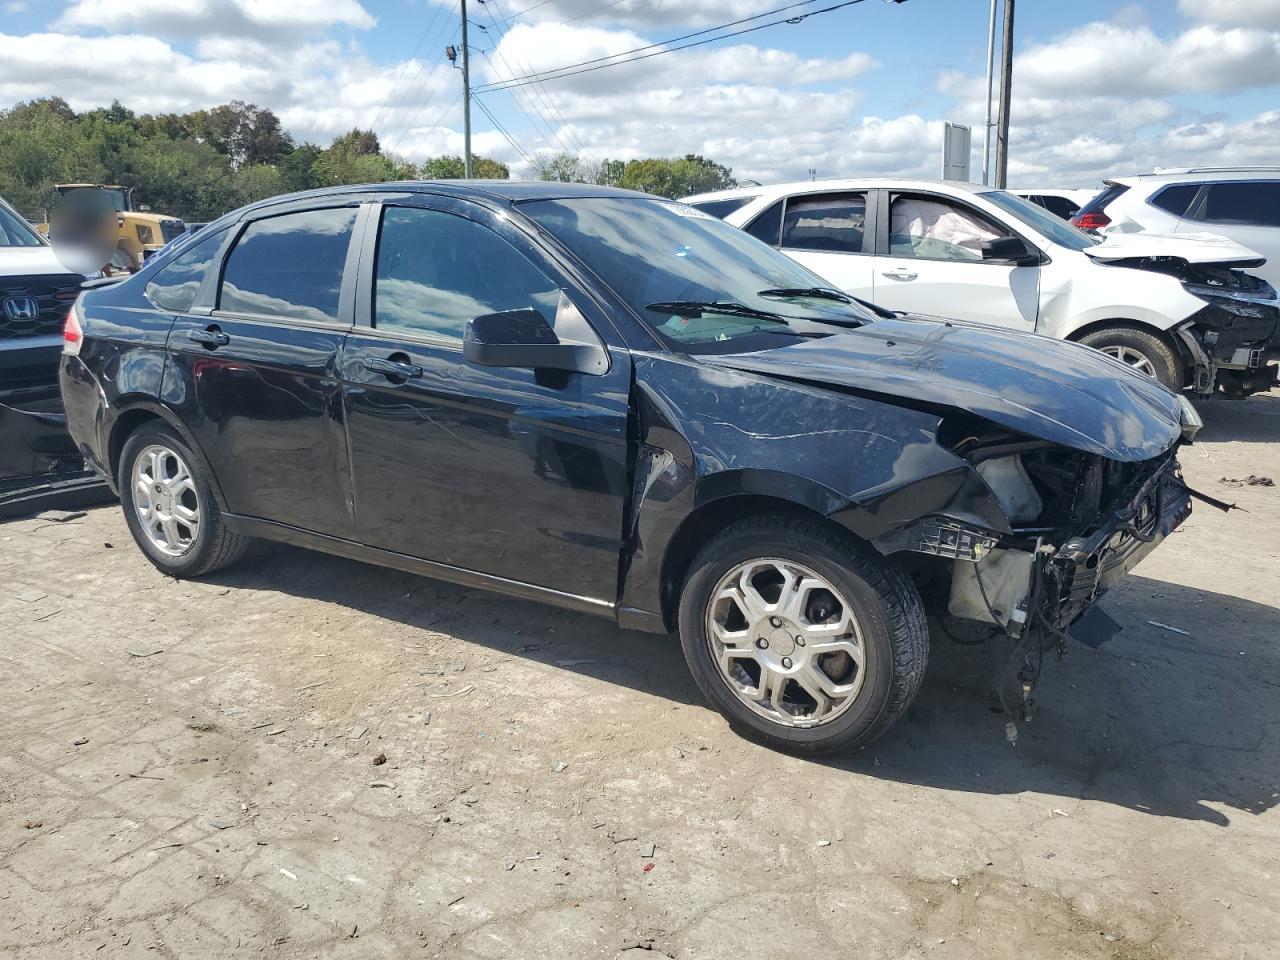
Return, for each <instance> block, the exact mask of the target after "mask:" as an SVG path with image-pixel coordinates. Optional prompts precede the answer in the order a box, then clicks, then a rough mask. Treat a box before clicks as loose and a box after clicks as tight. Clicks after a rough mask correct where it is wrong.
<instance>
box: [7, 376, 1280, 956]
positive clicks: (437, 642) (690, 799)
mask: <svg viewBox="0 0 1280 960" xmlns="http://www.w3.org/2000/svg"><path fill="white" fill-rule="evenodd" d="M1204 413H1205V417H1206V419H1207V420H1208V422H1209V427H1208V428H1207V429H1206V431H1205V442H1203V443H1201V444H1199V445H1197V446H1196V447H1194V448H1192V449H1190V450H1187V451H1186V452H1185V456H1184V460H1185V463H1186V471H1187V474H1188V476H1189V479H1190V480H1191V482H1192V483H1193V484H1195V485H1198V486H1200V487H1201V488H1203V489H1205V490H1206V491H1209V492H1211V493H1213V494H1216V495H1218V496H1223V497H1227V498H1230V499H1235V500H1237V501H1238V502H1239V503H1240V505H1241V506H1243V507H1244V508H1246V509H1247V510H1248V512H1247V513H1244V512H1236V513H1233V514H1231V515H1229V516H1225V517H1224V516H1222V515H1220V514H1218V513H1216V512H1215V511H1212V510H1210V509H1207V508H1204V507H1199V508H1197V511H1196V514H1195V516H1194V517H1193V518H1192V519H1191V521H1190V522H1189V523H1188V524H1187V525H1186V527H1185V528H1184V529H1183V530H1182V531H1181V532H1180V533H1178V534H1176V535H1175V536H1173V537H1172V538H1171V539H1170V541H1169V542H1168V543H1167V544H1165V545H1164V547H1163V548H1162V549H1161V550H1159V551H1157V553H1156V554H1155V555H1154V556H1153V557H1151V558H1150V559H1148V560H1147V561H1146V562H1145V563H1144V564H1143V565H1142V566H1141V567H1140V568H1139V569H1138V570H1137V572H1136V573H1135V574H1134V575H1133V576H1132V577H1131V578H1130V579H1129V580H1128V581H1127V583H1126V584H1125V585H1124V587H1123V588H1122V589H1120V590H1118V591H1117V592H1115V593H1113V594H1112V595H1111V596H1110V597H1108V598H1107V599H1106V601H1104V602H1105V606H1106V609H1107V610H1108V611H1109V612H1110V613H1111V614H1112V616H1114V617H1115V618H1116V619H1117V620H1119V621H1120V622H1121V623H1122V624H1123V625H1124V627H1125V629H1124V631H1123V632H1122V633H1121V634H1120V635H1119V636H1118V637H1117V638H1116V639H1115V640H1113V641H1112V642H1111V643H1109V644H1107V645H1105V646H1104V647H1102V648H1101V649H1098V650H1093V649H1089V648H1087V647H1083V646H1080V645H1073V647H1072V649H1071V651H1070V654H1069V656H1068V657H1067V659H1066V661H1065V662H1063V663H1061V664H1059V663H1056V662H1051V663H1050V664H1049V665H1048V667H1047V668H1046V678H1045V681H1044V683H1043V685H1042V688H1041V691H1040V705H1041V712H1040V716H1039V717H1038V719H1037V720H1036V722H1035V723H1033V724H1032V725H1030V726H1029V727H1027V728H1026V729H1024V731H1023V734H1022V737H1021V740H1020V741H1019V743H1018V744H1017V746H1016V747H1015V746H1010V745H1009V744H1008V743H1006V742H1005V739H1004V735H1003V730H1002V721H1001V719H1000V718H999V717H997V716H996V715H994V714H993V713H992V711H991V709H990V707H991V698H990V694H989V690H990V684H989V678H990V676H991V675H992V674H993V672H994V671H995V669H996V667H997V665H998V664H999V663H1000V661H1001V660H1002V658H1003V656H1004V650H1003V649H1002V647H1001V645H997V644H989V645H987V646H986V647H981V648H961V647H957V646H955V645H949V644H946V643H937V644H935V649H934V652H933V659H932V662H931V663H930V667H929V673H928V680H927V682H926V685H925V688H924V690H923V692H922V694H921V696H920V698H919V700H918V701H917V703H916V706H915V708H914V709H913V710H912V712H911V714H910V715H909V717H908V719H907V720H906V721H905V722H904V723H902V724H901V725H900V726H898V727H897V728H896V729H895V730H894V731H892V732H891V733H890V734H889V735H888V736H887V737H885V738H884V739H883V740H882V741H880V742H879V743H877V744H875V745H874V746H873V747H871V748H870V749H868V750H867V751H865V752H863V753H861V754H858V755H855V756H851V757H847V758H845V759H842V760H838V761H834V762H826V763H814V762H806V761H802V760H797V759H793V758H790V757H786V756H781V755H777V754H774V753H771V752H769V751H767V750H764V749H762V748H760V747H757V746H754V745H752V744H749V743H746V742H744V741H742V740H740V739H738V738H737V737H735V736H734V735H733V734H731V733H730V732H729V731H728V729H727V728H726V726H725V724H724V722H723V721H722V720H721V719H720V718H719V716H718V715H716V714H714V713H712V712H711V711H709V710H708V709H707V708H706V707H705V706H703V705H702V704H701V703H700V701H699V699H698V696H697V693H696V691H695V689H694V686H693V684H692V682H691V681H690V680H689V678H688V676H687V674H686V671H685V668H684V664H683V662H682V660H681V659H680V655H679V651H678V648H677V646H676V644H675V643H674V642H673V641H671V640H668V639H665V638H655V637H647V636H641V635H635V634H620V633H619V632H618V631H617V630H616V629H614V628H612V627H610V626H609V625H608V624H607V623H605V622H603V621H598V620H594V619H589V618H586V617H579V616H575V615H570V614H564V613H560V612H557V611H554V610H549V609H544V608H540V607H537V606H534V605H532V604H527V603H520V602H514V601H510V600H505V599H501V598H496V597H492V596H488V595H485V594H480V593H474V592H467V591H464V590H461V589H458V588H455V587H452V586H447V585H442V584H439V583H435V582H432V581H428V580H422V579H416V578H414V577H411V576H408V575H404V574H400V573H395V572H391V571H387V570H381V569H376V568H373V567H367V566H362V565H359V564H355V563H350V562H347V561H343V560H337V559H332V558H327V557H323V556H319V555H316V554H311V553H306V552H303V551H300V550H293V549H287V548H282V547H264V548H261V549H259V550H257V551H256V552H255V553H254V554H252V555H251V556H250V557H249V558H248V559H247V560H246V561H245V562H244V563H242V565H240V566H239V567H237V568H235V569H234V570H231V571H226V572H224V573H222V574H219V575H217V576H214V577H212V578H210V579H209V580H207V581H205V582H198V583H197V582H187V583H178V582H174V581H170V580H167V579H165V578H163V577H162V576H160V575H159V574H158V573H156V572H155V571H154V570H153V569H152V568H151V566H150V565H148V564H147V563H146V562H145V561H144V560H143V559H142V557H141V556H140V554H139V553H138V552H137V550H136V548H135V547H134V546H133V544H132V542H131V541H130V539H129V535H128V533H127V532H126V529H125V525H124V523H123V521H122V519H121V517H120V515H119V512H118V509H117V508H114V507H107V508H101V509H96V510H93V511H92V512H90V513H89V515H88V516H87V517H85V518H83V519H80V520H75V521H72V522H70V523H54V522H48V521H42V520H23V521H14V522H10V523H7V524H4V525H0V627H2V628H3V629H2V631H0V957H3V958H5V960H18V958H22V960H31V958H58V960H63V958H69V957H166V958H201V960H215V958H222V957H254V956H270V957H280V958H295V957H296V958H303V957H324V958H356V957H359V958H368V957H396V958H404V957H417V956H422V957H436V956H440V957H458V958H462V957H472V958H479V957H520V958H526V957H527V958H535V957H548V958H574V957H606V958H612V957H617V956H629V957H639V956H643V955H644V954H643V953H642V952H641V949H642V948H643V947H652V948H653V949H654V950H657V951H661V952H663V953H666V954H669V955H671V956H675V957H682V958H684V957H689V958H692V957H760V958H772V957H813V958H818V957H823V958H825V957H858V958H859V960H875V958H881V957H884V958H915V957H930V958H933V957H936V958H962V957H963V958H968V957H982V958H1011V960H1012V958H1019V960H1025V958H1040V957H1044V958H1050V957H1053V958H1111V957H1114V958H1125V960H1149V958H1187V960H1192V958H1194V960H1210V958H1232V960H1241V958H1259V960H1260V958H1274V957H1277V956H1280V811H1277V809H1276V806H1277V803H1278V802H1280V786H1278V783H1280V745H1278V744H1277V741H1276V734H1277V732H1278V731H1280V658H1278V657H1277V650H1276V644H1277V636H1278V635H1280V510H1278V509H1277V507H1278V506H1280V487H1260V486H1244V487H1240V488H1238V489H1236V488H1233V487H1230V486H1228V485H1224V484H1223V483H1222V482H1221V479H1222V478H1224V477H1227V478H1237V477H1238V478H1242V477H1245V476H1247V475H1249V474H1262V475H1267V476H1271V477H1273V478H1275V479H1277V481H1280V443H1277V441H1280V396H1271V397H1267V398H1255V399H1253V400H1250V401H1248V402H1244V403H1238V404H1230V403H1226V402H1220V401H1215V402H1211V403H1208V404H1206V405H1205V407H1204ZM1149 620H1156V621H1159V622H1162V623H1165V624H1168V625H1169V626H1172V627H1176V628H1177V632H1174V631H1170V630H1166V629H1163V628H1160V627H1156V626H1152V625H1150V624H1148V622H1147V621H1149ZM379 755H385V757H386V762H385V763H384V764H377V763H376V762H375V759H376V758H377V757H378V756H379ZM650 852H652V856H651V857H646V854H647V853H650ZM636 945H638V946H636Z"/></svg>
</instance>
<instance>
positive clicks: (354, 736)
mask: <svg viewBox="0 0 1280 960" xmlns="http://www.w3.org/2000/svg"><path fill="white" fill-rule="evenodd" d="M368 732H369V728H368V727H360V726H355V727H352V728H351V729H350V730H349V731H348V732H347V739H348V740H359V739H360V738H361V737H363V736H364V735H365V734H366V733H368Z"/></svg>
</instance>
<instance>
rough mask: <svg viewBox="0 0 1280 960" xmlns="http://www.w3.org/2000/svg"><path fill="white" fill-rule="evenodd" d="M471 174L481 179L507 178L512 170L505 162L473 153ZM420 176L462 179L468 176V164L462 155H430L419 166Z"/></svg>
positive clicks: (438, 178)
mask: <svg viewBox="0 0 1280 960" xmlns="http://www.w3.org/2000/svg"><path fill="white" fill-rule="evenodd" d="M471 174H472V176H474V177H476V178H477V179H480V180H507V179H509V178H510V177H511V170H510V169H509V168H508V167H507V165H506V164H505V163H500V162H499V161H497V160H493V159H490V158H489V157H481V156H478V155H473V156H472V157H471ZM418 176H420V177H421V178H422V179H423V180H461V179H462V178H463V177H465V176H466V164H465V163H464V162H463V159H462V157H452V156H439V157H428V158H427V159H426V160H425V161H423V164H422V166H421V167H420V168H419V170H418Z"/></svg>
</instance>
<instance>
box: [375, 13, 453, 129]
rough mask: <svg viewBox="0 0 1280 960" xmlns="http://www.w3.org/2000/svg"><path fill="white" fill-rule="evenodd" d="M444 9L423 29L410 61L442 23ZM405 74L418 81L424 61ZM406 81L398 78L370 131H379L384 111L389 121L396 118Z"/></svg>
mask: <svg viewBox="0 0 1280 960" xmlns="http://www.w3.org/2000/svg"><path fill="white" fill-rule="evenodd" d="M444 9H445V8H444V7H437V8H436V12H435V15H434V16H433V17H431V19H430V20H429V21H428V22H427V26H426V27H425V28H423V31H422V33H421V34H420V35H419V36H418V42H417V43H416V44H415V45H414V48H413V52H412V53H410V54H409V59H410V60H412V59H413V58H414V56H415V55H416V54H417V52H418V51H419V50H421V49H422V44H423V42H424V41H425V40H426V39H427V34H428V33H430V32H431V30H432V28H434V27H435V25H436V24H437V23H439V22H440V17H441V15H442V14H443V13H444ZM442 28H443V24H442ZM405 73H406V74H407V73H413V76H414V79H417V77H418V76H419V75H420V74H421V73H422V61H421V60H419V61H418V62H417V70H416V71H410V70H407V71H405ZM404 80H405V74H401V75H400V76H398V77H396V82H395V84H394V85H393V86H392V88H391V92H390V93H389V94H388V95H387V100H386V102H384V103H382V104H380V105H379V106H378V109H377V111H376V112H375V113H374V115H373V120H371V121H370V122H369V129H371V130H373V131H375V132H376V131H377V129H378V123H379V121H380V120H381V119H382V115H383V111H384V110H386V111H387V119H388V120H390V119H391V118H392V117H394V116H395V111H396V109H398V108H399V107H400V106H401V105H402V104H403V98H404V96H405V95H406V94H407V93H408V91H409V88H408V87H406V88H405V90H404V91H403V92H401V91H400V84H401V83H403V82H404ZM410 83H412V81H410ZM397 94H399V97H400V99H399V101H398V102H396V103H395V105H392V104H391V102H392V101H393V100H396V99H397Z"/></svg>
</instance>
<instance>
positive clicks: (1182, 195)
mask: <svg viewBox="0 0 1280 960" xmlns="http://www.w3.org/2000/svg"><path fill="white" fill-rule="evenodd" d="M1199 192H1200V184H1198V183H1179V184H1175V185H1174V186H1172V187H1165V188H1164V189H1163V190H1161V191H1160V192H1159V193H1157V194H1156V195H1155V196H1154V197H1152V198H1151V205H1152V206H1154V207H1159V208H1160V209H1161V210H1164V211H1165V212H1166V213H1172V214H1173V215H1174V216H1175V217H1180V216H1182V215H1183V214H1185V213H1186V212H1187V207H1189V206H1191V201H1192V200H1194V199H1195V198H1196V194H1197V193H1199Z"/></svg>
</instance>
